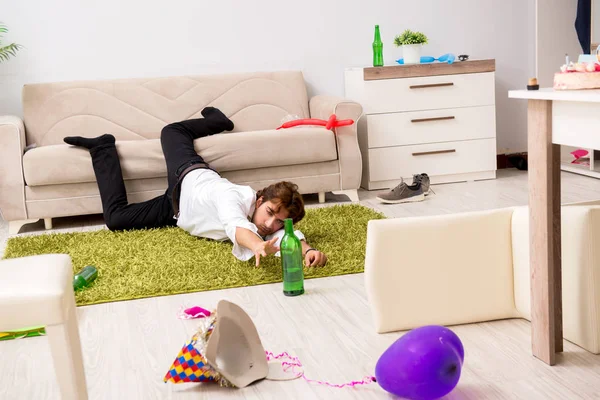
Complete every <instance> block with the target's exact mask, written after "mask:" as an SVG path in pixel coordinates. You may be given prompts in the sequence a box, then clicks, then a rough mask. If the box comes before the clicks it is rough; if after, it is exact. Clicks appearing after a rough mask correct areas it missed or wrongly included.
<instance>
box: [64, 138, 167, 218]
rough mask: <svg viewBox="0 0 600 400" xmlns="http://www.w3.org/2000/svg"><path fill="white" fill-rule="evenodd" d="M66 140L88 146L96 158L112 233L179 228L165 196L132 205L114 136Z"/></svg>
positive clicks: (98, 176) (99, 181)
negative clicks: (128, 230) (129, 200)
mask: <svg viewBox="0 0 600 400" xmlns="http://www.w3.org/2000/svg"><path fill="white" fill-rule="evenodd" d="M64 141H65V142H66V143H68V144H71V145H74V146H80V147H85V148H87V149H88V150H89V151H90V155H91V156H92V165H93V167H94V173H95V175H96V182H97V183H98V190H99V191H100V199H101V200H102V210H103V214H104V222H105V223H106V226H107V227H108V228H109V229H110V230H123V229H143V228H158V227H162V226H170V225H175V224H176V221H175V220H174V219H173V211H172V207H171V203H170V201H169V200H168V199H167V197H166V196H165V195H162V196H158V197H156V198H154V199H151V200H148V201H145V202H142V203H134V204H128V202H127V192H126V190H125V182H124V181H123V173H122V171H121V163H120V161H119V155H118V153H117V148H116V146H115V137H114V136H113V135H109V134H106V135H102V136H99V137H97V138H84V137H80V136H70V137H66V138H64Z"/></svg>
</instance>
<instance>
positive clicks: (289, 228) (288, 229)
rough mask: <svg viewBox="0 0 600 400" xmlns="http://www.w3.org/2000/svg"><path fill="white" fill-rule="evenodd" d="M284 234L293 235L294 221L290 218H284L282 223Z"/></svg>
mask: <svg viewBox="0 0 600 400" xmlns="http://www.w3.org/2000/svg"><path fill="white" fill-rule="evenodd" d="M284 226H285V233H294V221H293V220H292V219H291V218H286V219H285V221H284Z"/></svg>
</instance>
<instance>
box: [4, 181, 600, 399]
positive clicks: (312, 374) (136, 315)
mask: <svg viewBox="0 0 600 400" xmlns="http://www.w3.org/2000/svg"><path fill="white" fill-rule="evenodd" d="M562 179H563V180H562V182H563V185H562V190H563V193H562V200H563V202H575V201H585V200H595V199H600V180H596V179H593V178H587V177H583V176H580V175H574V174H569V173H563V174H562ZM433 188H434V190H435V192H436V193H435V194H432V195H431V196H429V197H428V198H427V200H426V201H424V202H420V203H414V204H405V205H391V206H388V205H383V204H379V202H378V201H377V200H376V199H375V196H376V195H377V193H379V192H366V191H361V192H359V196H360V199H361V203H362V204H364V205H366V206H369V207H373V208H375V209H377V210H380V211H382V212H384V213H385V214H386V215H387V216H389V217H407V216H419V215H433V214H445V213H455V212H464V211H471V210H482V209H490V208H500V207H508V206H514V205H525V204H527V174H526V173H524V172H520V171H517V170H502V171H500V172H499V174H498V178H497V179H496V180H490V181H483V182H470V183H460V184H448V185H436V186H434V187H433ZM306 202H307V204H309V206H311V207H312V206H320V205H318V204H317V198H316V195H315V196H307V197H306ZM337 202H347V200H346V199H345V197H343V196H333V195H330V194H328V195H327V203H326V204H325V206H328V205H331V204H336V203H337ZM54 227H55V229H54V230H53V231H77V230H89V229H101V228H102V224H101V219H100V218H99V217H97V216H96V217H80V218H64V219H57V220H55V221H54ZM24 230H25V231H27V233H25V234H39V233H42V232H43V223H42V222H40V223H37V224H33V225H30V226H28V227H26V228H24ZM7 231H8V229H7V225H6V223H4V222H2V221H0V251H3V249H4V246H5V242H6V239H7V236H8V234H7ZM424 245H426V244H424ZM220 299H228V300H230V301H233V302H235V303H237V304H239V305H240V306H242V307H243V308H244V309H245V310H246V311H247V312H248V313H249V315H250V316H251V317H252V319H253V320H254V322H255V323H256V325H257V328H258V330H259V333H260V335H261V339H262V342H263V345H264V347H265V348H266V349H267V350H270V351H273V352H281V351H288V352H293V353H295V354H296V355H298V356H299V357H300V359H301V361H302V362H303V363H304V365H305V371H306V374H307V375H308V377H309V378H313V379H321V380H328V381H332V382H338V383H341V382H346V381H350V380H359V379H361V378H362V377H363V376H365V375H371V374H373V371H374V368H375V364H376V362H377V359H378V358H379V356H380V355H381V353H382V352H383V351H384V350H385V349H386V348H387V347H388V346H389V345H390V344H391V343H393V342H394V340H396V339H397V338H398V337H399V336H401V333H393V334H385V335H378V334H376V333H375V331H374V329H373V325H372V322H371V316H370V312H369V307H368V303H367V300H366V297H365V290H364V284H363V276H362V274H358V275H349V276H341V277H335V278H324V279H313V280H307V281H306V294H305V295H303V296H299V297H297V298H287V297H285V296H283V295H282V293H281V284H273V285H263V286H256V287H249V288H240V289H229V290H222V291H213V292H203V293H193V294H185V295H177V296H169V297H160V298H150V299H142V300H136V301H128V302H120V303H109V304H104V305H95V306H87V307H79V308H78V317H79V325H80V332H81V336H82V345H83V349H84V362H85V368H86V376H87V381H88V389H89V393H90V398H91V399H111V400H112V399H128V400H129V399H144V400H147V399H211V400H212V399H226V398H242V399H391V398H392V396H390V395H388V394H387V393H385V392H384V391H383V390H382V389H381V388H379V387H378V386H377V384H371V385H369V386H364V387H359V388H355V389H347V388H345V389H333V388H328V387H325V386H319V385H316V384H309V383H306V382H304V381H302V380H296V381H291V382H282V383H279V382H273V381H262V382H259V383H257V384H254V385H252V386H250V387H248V388H245V389H242V390H236V389H225V388H220V387H218V386H216V385H209V384H180V385H172V384H164V383H163V381H162V378H163V376H164V374H165V373H166V371H167V369H168V368H169V366H170V365H171V362H172V361H173V359H174V358H175V356H176V355H177V353H178V351H179V349H180V348H181V346H182V344H183V342H184V341H185V340H187V339H188V338H189V336H190V335H191V333H192V332H193V330H194V327H195V326H196V325H197V322H195V321H181V320H178V319H177V318H176V313H177V311H178V310H179V308H180V307H182V306H183V307H188V306H192V305H199V306H202V307H205V308H209V309H210V308H213V307H214V306H215V305H216V303H217V302H218V301H219V300H220ZM406 306H407V307H410V305H406ZM452 329H453V330H454V331H455V332H456V333H457V334H458V336H459V337H460V338H461V340H462V342H463V344H464V346H465V354H466V355H465V365H464V367H463V372H462V377H461V380H460V383H459V385H458V387H457V388H456V389H455V391H454V392H452V393H451V394H450V395H449V396H447V397H446V398H447V399H600V356H595V355H592V354H590V353H588V352H586V351H585V350H582V349H581V348H579V347H577V346H575V345H573V344H571V343H569V342H565V352H564V353H563V354H561V355H559V357H558V365H557V366H555V367H549V366H546V365H545V364H543V363H542V362H540V361H538V360H537V359H535V358H533V357H532V356H531V350H530V348H531V341H530V324H529V323H528V322H527V321H524V320H505V321H495V322H488V323H482V324H472V325H462V326H456V327H452ZM0 372H1V373H0V399H35V400H41V399H57V398H59V395H58V387H57V384H56V381H55V377H54V371H53V367H52V359H51V357H50V353H49V347H48V343H47V340H46V339H45V338H30V339H24V340H17V341H8V342H0Z"/></svg>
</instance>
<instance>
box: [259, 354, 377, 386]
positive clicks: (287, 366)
mask: <svg viewBox="0 0 600 400" xmlns="http://www.w3.org/2000/svg"><path fill="white" fill-rule="evenodd" d="M266 353H267V361H271V360H279V359H281V358H287V359H289V360H291V361H292V362H287V361H284V362H282V363H281V366H282V367H283V370H284V371H285V372H287V371H288V370H289V369H290V368H291V370H292V372H294V373H295V372H296V371H295V368H297V367H298V368H301V367H302V363H301V362H300V360H299V359H298V357H292V356H290V355H289V354H288V353H287V352H283V353H281V354H278V355H274V354H273V353H271V352H270V351H267V352H266ZM301 376H302V378H304V380H305V381H306V382H309V383H317V384H319V385H326V386H329V387H333V388H340V389H341V388H343V387H346V386H350V387H354V386H357V385H368V384H370V383H373V382H377V380H376V379H375V377H374V376H365V377H364V378H363V380H362V381H352V382H348V383H344V384H341V385H340V384H335V383H329V382H324V381H318V380H314V379H308V378H307V377H306V375H304V372H302V375H301Z"/></svg>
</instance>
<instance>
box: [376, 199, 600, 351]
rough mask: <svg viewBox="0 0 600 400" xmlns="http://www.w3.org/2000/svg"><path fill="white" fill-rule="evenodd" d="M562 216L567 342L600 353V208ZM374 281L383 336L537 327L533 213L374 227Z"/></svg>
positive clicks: (565, 210)
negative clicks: (519, 322)
mask: <svg viewBox="0 0 600 400" xmlns="http://www.w3.org/2000/svg"><path fill="white" fill-rule="evenodd" d="M561 214H562V218H561V221H562V236H561V240H562V294H563V295H562V304H563V314H562V316H563V335H564V338H565V339H566V340H568V341H570V342H572V343H575V344H577V345H578V346H580V347H582V348H584V349H586V350H588V351H590V352H592V353H595V354H600V247H599V246H598V239H599V238H600V202H588V203H576V204H569V205H564V206H563V207H562V211H561ZM365 284H366V289H367V296H368V298H369V303H370V307H371V311H372V317H373V321H374V324H375V328H376V330H377V332H379V333H383V332H390V331H399V330H407V329H412V328H415V327H418V326H421V325H428V324H440V325H456V324H467V323H475V322H482V321H491V320H497V319H505V318H524V319H527V320H531V303H530V287H531V285H530V268H529V214H528V207H525V206H522V207H514V208H506V209H497V210H490V211H481V212H469V213H461V214H451V215H440V216H433V217H415V218H397V219H389V220H378V221H370V222H369V226H368V230H367V248H366V260H365Z"/></svg>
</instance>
